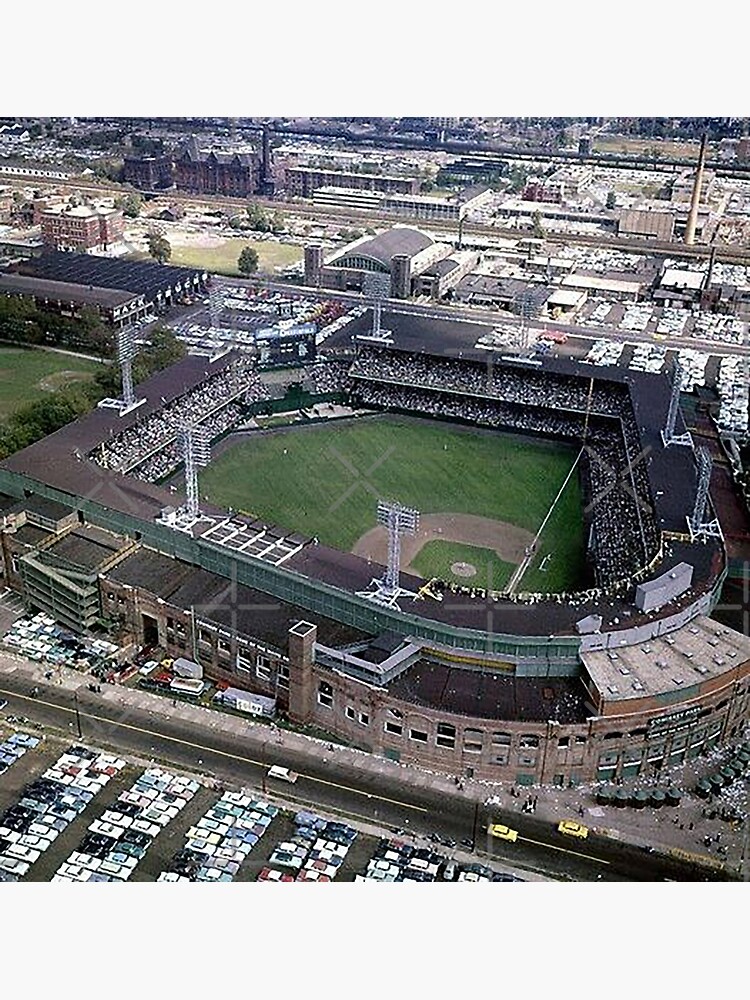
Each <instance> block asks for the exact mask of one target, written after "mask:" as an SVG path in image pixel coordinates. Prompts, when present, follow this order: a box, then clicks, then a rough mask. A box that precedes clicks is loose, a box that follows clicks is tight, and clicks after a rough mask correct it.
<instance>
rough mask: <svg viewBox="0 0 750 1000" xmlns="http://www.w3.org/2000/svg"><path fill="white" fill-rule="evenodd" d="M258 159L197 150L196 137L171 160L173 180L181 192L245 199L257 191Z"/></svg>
mask: <svg viewBox="0 0 750 1000" xmlns="http://www.w3.org/2000/svg"><path fill="white" fill-rule="evenodd" d="M261 174H262V164H261V157H260V156H259V155H258V154H257V153H255V152H231V151H219V150H213V149H211V150H205V149H200V148H199V146H198V143H197V141H196V140H195V137H193V138H191V139H190V141H189V142H187V143H186V144H185V146H184V147H183V148H182V150H181V151H180V152H178V153H177V154H176V156H175V160H174V180H175V184H176V186H177V188H178V190H180V191H190V192H191V193H193V194H218V195H224V196H226V197H228V198H246V197H248V195H252V194H257V193H258V192H259V191H260V184H261Z"/></svg>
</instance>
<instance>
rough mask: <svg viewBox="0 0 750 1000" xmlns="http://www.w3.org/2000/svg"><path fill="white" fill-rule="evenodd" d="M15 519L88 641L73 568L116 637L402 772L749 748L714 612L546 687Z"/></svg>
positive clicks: (48, 518) (738, 664) (145, 554)
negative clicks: (193, 666)
mask: <svg viewBox="0 0 750 1000" xmlns="http://www.w3.org/2000/svg"><path fill="white" fill-rule="evenodd" d="M3 525H4V527H3V528H2V529H0V541H1V542H2V545H1V546H0V549H1V551H2V554H3V557H4V558H3V562H4V567H3V576H4V578H5V579H4V582H5V584H6V585H9V586H10V587H12V588H13V589H15V590H17V591H19V592H20V593H21V594H22V595H23V597H24V599H25V600H26V601H27V602H28V603H29V605H30V606H32V607H44V608H45V609H47V610H50V611H51V612H52V613H53V614H55V613H56V614H57V615H58V617H59V616H60V613H61V611H62V613H63V618H64V620H65V621H66V622H67V624H68V625H69V626H70V627H74V628H78V629H79V630H80V628H81V626H82V625H83V624H85V621H84V618H83V615H82V613H79V615H78V620H76V619H75V618H74V617H72V616H71V615H70V614H69V613H68V612H69V611H70V609H71V608H72V609H73V611H74V612H75V610H76V608H77V605H75V602H71V597H70V593H71V582H70V581H68V580H67V579H59V577H60V574H61V572H62V576H63V577H64V575H65V572H67V569H68V568H70V567H69V566H68V562H69V561H70V560H72V561H73V562H75V563H76V564H81V565H83V564H84V563H85V567H84V568H85V569H86V571H87V574H88V575H87V576H86V579H85V581H84V583H85V587H86V588H87V589H86V591H85V593H83V591H81V594H79V593H78V590H80V589H81V587H82V586H83V584H81V580H80V579H79V577H80V575H81V574H80V570H79V569H77V565H76V567H73V569H76V571H77V572H78V576H77V577H76V587H77V588H78V590H76V591H75V592H74V597H75V598H76V600H78V601H79V603H80V602H84V603H83V604H82V607H84V610H85V611H86V613H87V614H88V617H89V619H91V620H92V621H93V620H94V619H96V620H97V621H98V620H101V621H108V622H110V623H111V624H112V626H113V627H114V628H115V629H116V630H117V631H118V633H119V635H120V638H121V641H123V642H129V641H133V642H135V643H137V644H140V645H148V646H154V647H158V648H159V649H160V650H163V651H164V653H165V654H166V655H169V656H172V657H177V656H186V657H187V658H189V659H192V660H194V661H195V662H197V663H200V664H201V666H202V667H203V670H204V675H205V677H206V679H207V680H209V681H213V682H214V683H220V684H228V685H230V686H232V687H236V688H239V689H241V690H246V691H250V692H253V693H255V694H261V695H265V696H267V697H270V698H273V699H275V702H276V707H277V709H278V710H279V711H280V712H281V713H282V714H283V715H287V716H288V717H289V718H290V720H291V721H293V722H296V723H298V724H300V725H303V726H314V727H317V728H319V729H322V730H324V731H327V732H330V733H332V734H336V735H338V736H340V737H342V738H343V739H345V740H347V741H349V742H351V743H352V744H353V745H355V746H358V747H360V748H361V749H363V750H365V751H368V752H371V753H375V754H379V755H381V756H385V757H388V758H390V759H392V760H397V761H401V762H403V763H412V764H419V765H421V766H425V767H429V768H431V769H434V770H437V771H442V772H446V773H451V774H456V775H464V776H466V777H475V778H480V779H483V780H489V781H507V782H509V783H515V784H520V785H534V784H546V785H557V786H559V787H563V786H573V785H576V784H579V783H581V782H590V781H606V782H613V781H616V780H619V779H622V780H627V779H630V778H636V777H639V776H640V777H649V776H653V777H656V776H658V775H659V774H660V772H661V771H662V770H663V769H666V768H668V767H670V766H675V765H678V764H682V763H684V762H685V761H686V760H690V759H694V758H695V757H698V756H699V755H703V754H706V753H708V752H709V751H710V750H712V749H713V748H714V747H717V746H719V745H720V744H722V743H725V742H729V741H731V740H733V739H736V738H738V737H739V736H740V735H741V733H742V729H743V727H744V726H745V725H746V724H747V722H748V719H750V639H748V637H747V636H744V635H742V634H741V633H738V632H735V631H734V630H732V629H730V628H727V627H725V626H723V625H720V624H719V623H718V622H715V621H713V620H712V619H710V618H708V617H705V616H698V617H697V618H693V619H692V620H691V621H690V622H689V623H687V624H685V625H684V626H682V627H680V628H677V629H675V630H673V631H672V632H670V633H669V634H668V635H665V636H664V637H660V638H656V639H654V638H652V639H650V640H648V641H644V642H636V643H633V644H631V645H628V646H627V647H618V651H617V654H616V656H613V655H612V653H611V651H609V650H593V651H585V650H582V651H581V653H580V673H579V674H578V676H557V677H552V676H550V677H545V678H536V677H531V676H522V675H520V674H519V673H518V672H516V671H515V670H514V669H513V664H511V663H507V662H500V661H497V662H494V663H492V664H491V663H489V662H488V660H487V657H486V656H483V655H481V654H473V655H472V653H471V652H469V651H465V652H464V653H463V654H462V655H461V656H460V657H459V656H457V655H456V651H455V650H452V651H447V650H446V651H442V650H441V649H440V648H438V647H436V646H435V644H434V643H427V642H424V641H421V640H419V639H417V638H414V637H409V636H401V635H397V634H395V633H380V634H377V635H372V634H367V633H364V632H362V631H360V630H358V629H356V628H353V627H350V626H348V625H344V624H342V623H340V622H337V621H335V620H333V619H330V618H325V617H321V616H319V615H313V616H310V613H309V612H307V611H305V610H304V609H302V608H299V607H295V606H292V605H290V604H286V603H284V602H281V601H278V600H269V598H268V595H265V594H262V593H260V592H258V591H255V590H252V589H251V588H249V587H245V586H242V585H240V586H237V585H234V584H232V583H231V582H230V581H229V580H227V579H226V578H224V577H220V576H218V575H216V574H214V573H211V572H208V571H207V570H205V569H201V568H198V567H196V566H193V565H191V564H190V563H187V562H184V561H181V560H178V559H175V558H173V557H171V556H168V555H165V554H163V553H160V552H157V551H155V550H152V549H148V548H144V547H142V546H137V545H135V544H134V543H132V542H130V541H129V540H127V539H121V540H118V538H117V536H115V535H112V534H110V533H108V532H102V531H101V530H100V529H96V528H93V527H90V526H87V525H86V524H85V523H84V524H80V522H79V518H76V517H75V515H74V514H66V512H65V509H64V507H63V506H62V505H59V504H56V503H52V502H50V501H45V500H40V499H39V498H35V497H31V498H28V499H26V500H21V501H15V502H12V501H10V500H6V506H5V509H4V511H3ZM45 553H49V554H50V556H49V557H48V556H46V555H45ZM58 553H59V554H63V555H65V556H66V560H67V561H66V562H65V563H64V564H63V563H61V562H60V560H59V559H56V558H54V556H55V555H56V554H58ZM108 564H109V566H108ZM61 566H62V567H63V569H62V571H61V569H60V567H61ZM97 572H98V594H97V588H96V584H95V579H94V576H93V575H92V574H95V573H97ZM40 581H42V583H40ZM42 584H43V585H42ZM79 611H80V609H79Z"/></svg>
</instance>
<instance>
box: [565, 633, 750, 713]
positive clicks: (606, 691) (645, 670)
mask: <svg viewBox="0 0 750 1000" xmlns="http://www.w3.org/2000/svg"><path fill="white" fill-rule="evenodd" d="M581 659H582V661H583V664H584V666H585V667H586V669H587V671H588V673H589V675H590V677H591V679H592V680H593V682H594V684H595V685H596V687H597V689H598V690H599V692H600V693H601V695H602V697H603V698H604V700H605V701H624V700H629V699H633V698H647V697H649V696H653V695H661V694H666V693H667V692H672V691H681V692H682V693H683V696H684V697H687V692H688V691H689V689H690V688H693V687H695V686H697V685H699V684H703V683H705V682H706V681H708V680H712V679H714V678H717V677H720V676H722V675H727V674H730V673H731V672H732V671H733V670H734V669H735V667H738V666H739V665H740V664H741V663H744V662H745V661H746V660H749V659H750V637H748V636H746V635H744V634H743V633H742V632H736V631H735V630H734V629H731V628H728V627H727V626H725V625H721V624H719V622H716V621H714V620H713V619H711V618H707V617H705V616H701V617H698V618H694V619H692V621H690V622H689V623H688V624H686V625H683V626H682V628H680V629H677V630H676V631H673V632H670V633H669V634H668V635H665V636H660V637H659V638H656V639H649V640H648V641H647V642H640V643H637V644H635V645H631V646H616V647H614V648H610V649H604V650H596V651H588V652H582V653H581Z"/></svg>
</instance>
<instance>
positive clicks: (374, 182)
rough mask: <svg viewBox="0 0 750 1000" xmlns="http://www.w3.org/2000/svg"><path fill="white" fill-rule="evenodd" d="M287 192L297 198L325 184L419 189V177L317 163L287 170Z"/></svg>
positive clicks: (411, 191)
mask: <svg viewBox="0 0 750 1000" xmlns="http://www.w3.org/2000/svg"><path fill="white" fill-rule="evenodd" d="M286 183H287V194H289V195H292V196H293V197H296V198H312V196H313V194H314V193H315V191H317V189H318V188H322V187H335V188H353V189H355V190H357V191H379V192H381V193H382V194H409V195H414V194H418V193H419V185H420V181H419V178H418V177H392V176H388V175H386V174H366V173H347V172H345V171H343V170H324V169H320V168H318V167H290V168H289V169H288V170H287V172H286Z"/></svg>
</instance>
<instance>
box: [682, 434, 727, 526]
mask: <svg viewBox="0 0 750 1000" xmlns="http://www.w3.org/2000/svg"><path fill="white" fill-rule="evenodd" d="M696 459H697V462H698V483H697V486H696V491H695V504H694V505H693V513H692V514H691V516H690V517H689V518H688V527H689V529H690V540H691V541H692V542H695V541H698V540H700V541H705V540H706V539H707V538H721V537H722V535H721V525H720V524H719V522H718V521H717V519H716V518H715V517H710V516H709V508H708V503H709V496H708V489H709V486H710V485H711V455H710V454H709V452H708V449H707V448H698V449H697V451H696Z"/></svg>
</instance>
